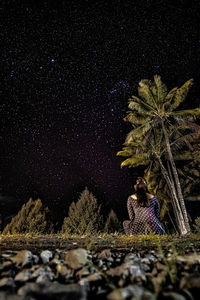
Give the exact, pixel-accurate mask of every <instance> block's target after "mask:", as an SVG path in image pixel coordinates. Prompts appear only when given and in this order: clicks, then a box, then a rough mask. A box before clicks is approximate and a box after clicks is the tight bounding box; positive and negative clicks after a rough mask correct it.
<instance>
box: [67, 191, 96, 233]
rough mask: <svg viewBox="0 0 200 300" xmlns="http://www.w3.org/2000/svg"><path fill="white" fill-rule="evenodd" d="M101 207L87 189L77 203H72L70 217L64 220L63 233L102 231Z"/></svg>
mask: <svg viewBox="0 0 200 300" xmlns="http://www.w3.org/2000/svg"><path fill="white" fill-rule="evenodd" d="M100 210H101V206H100V205H98V203H97V199H96V198H95V197H94V196H93V194H92V193H90V192H89V190H88V188H87V187H86V188H85V190H84V191H83V192H82V194H81V196H80V199H79V200H78V201H77V203H74V202H72V204H71V205H70V207H69V212H68V217H66V218H65V219H64V222H63V226H62V232H63V233H66V234H81V235H83V234H91V233H95V232H97V231H98V230H100V228H101V225H102V216H101V215H100Z"/></svg>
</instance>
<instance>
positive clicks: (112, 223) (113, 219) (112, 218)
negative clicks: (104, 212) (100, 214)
mask: <svg viewBox="0 0 200 300" xmlns="http://www.w3.org/2000/svg"><path fill="white" fill-rule="evenodd" d="M116 231H120V232H121V231H122V226H121V223H120V221H119V219H118V217H117V215H116V213H115V212H114V210H113V209H111V211H110V213H109V215H108V218H107V220H106V224H105V227H104V232H106V233H114V232H116Z"/></svg>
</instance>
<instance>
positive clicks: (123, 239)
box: [0, 233, 200, 254]
mask: <svg viewBox="0 0 200 300" xmlns="http://www.w3.org/2000/svg"><path fill="white" fill-rule="evenodd" d="M158 241H159V246H160V247H162V249H163V251H164V252H165V250H167V249H169V247H172V246H174V247H175V248H176V251H177V252H178V253H179V254H184V253H186V252H188V253H189V252H192V253H193V252H194V251H196V252H200V250H199V249H200V234H199V233H197V234H194V233H191V234H189V235H185V236H178V235H165V236H157V235H154V234H150V235H137V236H136V235H129V236H127V235H124V234H119V233H115V234H97V235H83V236H79V235H64V234H48V235H41V234H14V235H3V234H1V235H0V249H1V251H2V250H16V251H17V250H22V249H27V250H31V251H33V252H39V251H41V250H42V249H49V250H55V249H57V248H59V249H64V250H70V249H74V248H78V247H82V248H86V249H88V250H91V251H97V252H98V251H101V250H103V249H108V248H109V249H111V250H113V251H119V250H121V251H123V250H125V249H131V250H132V251H134V252H146V251H149V250H158Z"/></svg>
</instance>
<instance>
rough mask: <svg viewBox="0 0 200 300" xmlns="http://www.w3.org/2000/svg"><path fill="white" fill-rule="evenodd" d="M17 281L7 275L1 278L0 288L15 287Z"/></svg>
mask: <svg viewBox="0 0 200 300" xmlns="http://www.w3.org/2000/svg"><path fill="white" fill-rule="evenodd" d="M15 286H16V285H15V283H14V280H13V278H12V277H8V278H7V277H5V278H2V279H0V289H8V288H9V289H14V288H15Z"/></svg>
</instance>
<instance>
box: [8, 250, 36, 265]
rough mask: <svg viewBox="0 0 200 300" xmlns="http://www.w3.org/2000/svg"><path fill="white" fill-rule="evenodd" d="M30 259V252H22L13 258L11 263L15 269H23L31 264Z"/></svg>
mask: <svg viewBox="0 0 200 300" xmlns="http://www.w3.org/2000/svg"><path fill="white" fill-rule="evenodd" d="M32 257H33V255H32V253H31V251H28V250H22V251H20V252H18V253H17V254H16V255H15V256H14V257H13V262H14V263H15V265H16V266H17V267H19V266H22V267H24V266H26V265H28V264H30V263H31V262H32Z"/></svg>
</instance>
